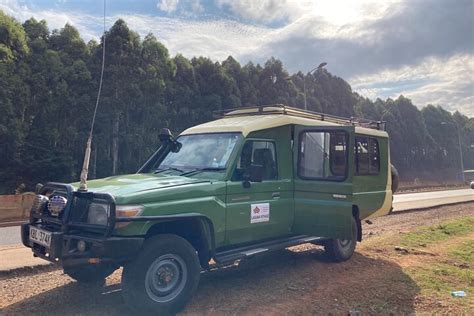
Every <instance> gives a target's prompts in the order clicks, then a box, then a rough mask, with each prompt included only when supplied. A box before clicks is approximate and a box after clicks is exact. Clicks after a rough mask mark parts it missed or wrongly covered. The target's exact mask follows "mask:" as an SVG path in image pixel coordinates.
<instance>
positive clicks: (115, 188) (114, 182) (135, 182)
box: [72, 173, 210, 197]
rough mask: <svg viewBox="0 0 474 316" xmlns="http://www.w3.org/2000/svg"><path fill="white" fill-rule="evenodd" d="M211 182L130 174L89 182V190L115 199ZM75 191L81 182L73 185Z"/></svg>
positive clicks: (159, 175)
mask: <svg viewBox="0 0 474 316" xmlns="http://www.w3.org/2000/svg"><path fill="white" fill-rule="evenodd" d="M206 182H210V181H209V180H202V179H195V178H188V177H181V176H168V175H161V174H143V173H138V174H128V175H121V176H113V177H108V178H103V179H97V180H90V181H87V189H88V190H89V191H91V192H99V193H109V194H111V195H113V196H114V197H117V196H125V195H131V194H136V193H141V192H144V191H151V190H157V189H163V188H170V187H182V186H186V185H190V184H197V183H206ZM72 185H73V186H74V188H75V189H77V188H78V187H79V182H76V183H73V184H72Z"/></svg>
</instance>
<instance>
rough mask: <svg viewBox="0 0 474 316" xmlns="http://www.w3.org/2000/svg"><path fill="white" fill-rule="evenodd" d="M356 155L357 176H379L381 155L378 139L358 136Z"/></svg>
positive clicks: (356, 139)
mask: <svg viewBox="0 0 474 316" xmlns="http://www.w3.org/2000/svg"><path fill="white" fill-rule="evenodd" d="M354 153H355V155H354V157H355V174H356V175H377V174H379V172H380V153H379V143H378V141H377V139H375V138H372V137H363V136H356V138H355V147H354Z"/></svg>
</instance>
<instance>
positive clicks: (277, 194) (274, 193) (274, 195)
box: [272, 192, 280, 199]
mask: <svg viewBox="0 0 474 316" xmlns="http://www.w3.org/2000/svg"><path fill="white" fill-rule="evenodd" d="M272 198H274V199H279V198H280V192H273V193H272Z"/></svg>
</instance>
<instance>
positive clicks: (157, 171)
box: [153, 167, 184, 173]
mask: <svg viewBox="0 0 474 316" xmlns="http://www.w3.org/2000/svg"><path fill="white" fill-rule="evenodd" d="M169 170H174V171H178V172H181V173H183V172H184V170H181V169H179V168H176V167H168V168H163V169H159V168H158V169H156V170H155V171H154V172H153V173H160V172H164V171H169Z"/></svg>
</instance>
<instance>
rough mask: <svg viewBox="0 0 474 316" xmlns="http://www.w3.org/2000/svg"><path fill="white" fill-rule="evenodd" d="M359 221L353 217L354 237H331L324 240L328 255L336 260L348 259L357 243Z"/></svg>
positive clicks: (352, 230)
mask: <svg viewBox="0 0 474 316" xmlns="http://www.w3.org/2000/svg"><path fill="white" fill-rule="evenodd" d="M357 230H358V228H357V222H356V219H355V218H354V217H351V234H352V239H330V240H327V241H325V242H324V249H325V251H326V254H327V256H328V257H329V258H330V259H331V260H332V261H334V262H341V261H346V260H348V259H349V258H350V257H352V255H353V254H354V250H355V248H356V245H357Z"/></svg>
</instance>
